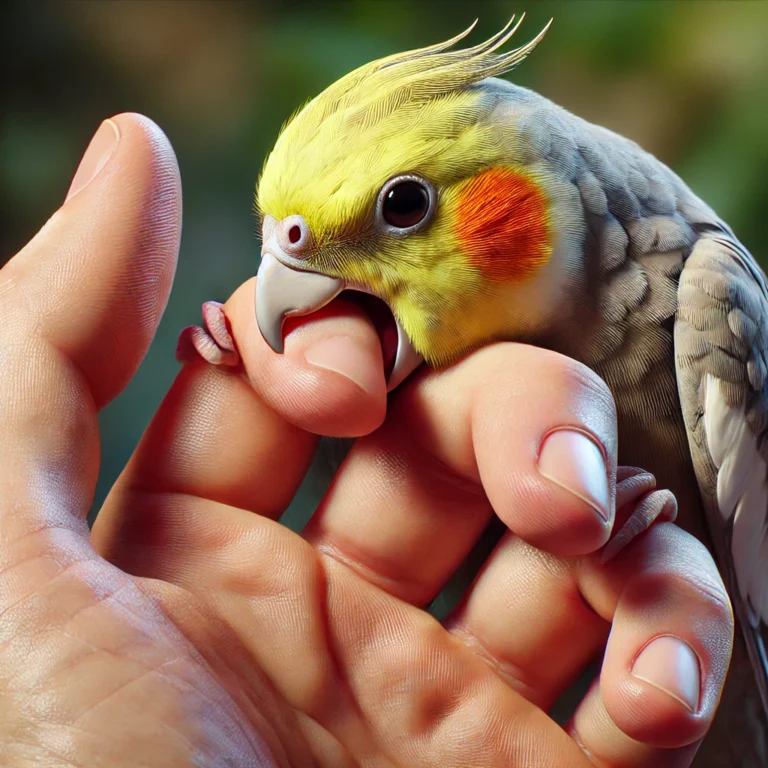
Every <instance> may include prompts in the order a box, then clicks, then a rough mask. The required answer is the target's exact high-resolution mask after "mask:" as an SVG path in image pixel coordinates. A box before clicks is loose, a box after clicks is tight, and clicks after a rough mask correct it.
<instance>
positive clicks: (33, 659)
mask: <svg viewBox="0 0 768 768" xmlns="http://www.w3.org/2000/svg"><path fill="white" fill-rule="evenodd" d="M115 130H117V131H118V132H119V135H120V139H119V142H117V143H116V136H117V133H116V132H115ZM110 150H111V155H110V156H109V158H108V159H107V161H106V163H105V164H103V167H101V168H100V169H99V170H98V172H96V173H95V176H94V171H97V169H98V166H99V163H98V162H97V159H98V158H97V155H98V153H99V151H105V152H107V154H109V151H110ZM91 176H94V177H93V178H92V180H90V183H88V184H87V185H86V186H84V187H82V186H81V184H82V183H84V182H87V181H88V180H89V178H90V177H91ZM75 192H76V194H73V193H75ZM179 228H180V189H179V179H178V172H177V168H176V163H175V159H174V157H173V152H172V150H171V148H170V146H169V145H168V143H167V140H166V139H165V137H164V136H163V135H162V134H161V133H160V132H159V131H158V129H157V128H156V127H155V126H154V125H152V124H151V123H150V122H149V121H147V120H146V119H144V118H140V117H137V116H130V115H122V116H119V117H117V118H115V119H114V121H113V122H112V123H107V124H104V125H103V126H102V127H101V129H100V131H99V133H98V135H97V137H96V139H95V140H94V142H93V145H92V147H91V149H90V150H89V152H88V153H87V155H86V158H85V160H84V162H83V165H82V166H81V169H80V171H79V172H78V174H77V176H76V178H75V181H74V182H73V190H72V191H71V193H70V197H69V199H68V200H67V202H66V203H65V205H64V206H63V207H62V209H61V210H60V211H58V212H57V213H56V214H55V215H54V216H53V217H52V218H51V220H50V221H49V222H48V223H47V224H46V225H45V226H44V227H43V229H42V230H41V231H40V233H39V234H38V235H37V236H36V237H35V238H34V239H33V240H32V241H31V243H30V244H29V245H28V246H27V247H26V248H24V249H23V250H22V251H21V252H20V253H19V254H17V256H16V257H14V259H12V260H11V261H10V262H9V263H8V264H7V265H6V266H5V267H4V268H3V270H2V273H0V293H1V294H2V297H3V299H2V303H0V312H2V322H1V323H0V355H2V359H3V366H2V373H0V403H1V404H2V405H1V406H0V420H1V421H0V431H1V432H2V434H3V438H4V439H3V441H2V443H0V467H2V469H1V470H0V499H2V502H0V529H1V530H2V539H0V611H1V612H2V617H3V618H2V623H0V755H2V757H3V764H4V765H8V766H21V765H27V764H32V763H33V762H34V763H40V762H43V763H44V764H49V765H88V766H89V767H90V766H99V765H108V766H114V765H121V766H131V765H143V766H153V768H154V766H170V765H174V766H176V765H193V764H194V765H217V766H218V765H237V766H256V765H258V766H305V765H306V766H309V765H318V766H333V768H343V767H344V766H353V765H366V766H395V765H407V766H409V767H411V768H413V767H415V766H468V765H473V766H484V767H486V766H487V767H488V768H490V767H491V766H496V765H499V766H501V765H504V766H509V765H520V766H526V767H527V766H563V768H567V767H568V766H588V765H590V764H592V765H595V764H596V765H602V766H619V765H621V766H651V765H652V766H684V765H689V764H690V761H691V758H692V755H693V752H694V751H695V748H696V745H697V743H698V741H699V740H700V739H701V738H702V737H703V735H704V734H705V732H706V730H707V728H708V726H709V723H710V721H711V718H712V715H713V712H714V708H715V706H716V703H717V700H718V698H719V695H720V691H721V688H722V685H723V680H724V676H725V671H726V668H727V664H728V659H729V655H730V647H731V634H732V620H731V614H730V608H729V603H728V599H727V597H726V593H725V590H724V587H723V585H722V582H721V580H720V578H719V576H718V574H717V571H716V569H715V567H714V565H713V563H712V561H711V559H710V557H709V555H708V554H707V553H706V551H705V550H704V548H703V547H702V546H701V545H700V544H698V543H697V542H696V541H695V540H694V539H693V538H691V537H689V536H688V535H686V534H684V533H683V532H682V531H680V530H679V529H677V528H676V527H674V526H673V525H671V524H669V523H659V524H656V525H654V526H653V527H652V528H651V529H650V530H649V531H648V532H647V533H645V534H643V535H642V536H640V537H638V538H637V539H636V540H635V541H633V542H632V543H631V544H629V545H628V546H627V547H626V548H625V549H623V550H622V551H621V552H620V553H619V554H618V555H617V556H616V557H615V558H614V559H613V560H611V561H610V562H609V563H608V564H607V565H601V564H600V554H599V552H598V553H597V554H590V553H592V552H594V551H595V550H597V549H598V548H599V547H600V546H601V545H603V544H604V543H605V541H606V540H607V538H608V536H609V534H610V529H611V523H612V521H613V517H614V515H616V516H617V518H619V519H621V518H625V517H627V516H628V514H629V513H630V512H631V511H632V510H633V509H634V506H635V504H634V502H635V501H636V500H637V499H638V498H639V497H640V496H642V495H643V493H644V492H645V491H646V490H647V489H648V488H649V487H650V486H651V484H652V483H651V481H650V479H649V478H648V477H647V476H643V475H636V476H634V477H629V478H628V479H627V480H625V481H624V482H622V483H620V485H619V487H618V490H617V488H616V486H615V472H616V468H615V455H616V434H615V414H614V412H613V406H612V402H611V400H610V397H609V396H608V395H607V392H606V390H605V388H604V387H603V385H602V384H601V383H600V382H599V381H598V380H597V379H596V378H595V377H594V376H592V375H591V374H590V373H589V372H587V371H586V370H585V369H583V368H582V367H580V366H578V365H576V364H575V363H573V362H572V361H569V360H566V359H565V358H562V357H560V356H557V355H553V354H551V353H546V352H543V351H541V350H536V349H532V348H529V347H523V346H519V345H511V344H508V345H496V346H494V347H491V348H488V349H486V350H483V351H482V352H481V353H478V354H477V355H473V356H472V357H471V358H469V359H467V360H466V361H464V362H463V363H461V364H460V365H457V366H455V367H454V368H452V369H451V370H449V371H446V372H443V373H441V374H434V373H432V374H422V375H421V376H419V377H418V378H415V379H414V380H413V381H412V382H409V383H408V384H407V386H405V387H404V388H403V389H402V391H401V392H398V393H397V395H396V397H395V398H393V400H392V405H391V408H390V411H389V413H387V414H386V420H384V416H385V408H386V401H385V393H384V380H383V375H382V373H381V352H380V347H379V343H378V340H377V337H376V335H375V332H374V331H373V328H372V327H371V325H370V323H369V322H368V320H367V319H366V317H365V316H364V315H363V314H362V313H361V312H360V311H359V309H357V308H356V307H355V306H354V305H352V304H346V303H344V302H343V301H338V302H336V303H334V305H333V306H332V307H329V308H327V310H325V311H324V313H323V314H322V315H321V316H319V317H313V318H312V320H311V321H305V322H301V321H296V322H295V329H294V331H293V332H292V333H291V334H290V335H289V338H288V339H287V342H286V354H285V355H284V356H282V357H278V356H276V355H274V353H272V352H271V351H270V350H269V349H268V348H267V347H266V345H265V344H264V342H263V341H262V340H261V337H260V335H259V334H258V331H257V329H256V326H255V319H254V317H253V307H252V298H253V282H252V281H249V283H247V284H246V285H245V286H243V287H241V289H239V290H238V291H237V292H236V293H235V295H234V296H233V298H232V299H231V301H230V302H229V303H228V304H227V306H226V313H227V316H228V317H229V319H230V321H231V326H232V330H233V335H234V338H235V339H237V341H238V352H239V354H240V356H241V357H242V361H243V367H242V368H240V367H232V368H215V367H211V366H208V365H206V364H204V363H192V364H189V365H186V366H185V367H184V368H183V369H182V371H181V372H180V374H179V376H178V378H177V380H176V382H175V383H174V385H173V387H172V389H171V391H170V392H169V394H168V396H167V397H166V399H165V401H164V402H163V404H162V406H161V408H160V410H159V411H158V413H157V415H156V417H155V419H154V420H153V422H152V424H151V425H150V427H149V429H148V430H147V433H146V434H145V436H144V438H143V440H142V442H141V444H140V445H139V447H138V448H137V451H136V453H135V454H134V456H133V457H132V459H131V461H130V462H129V464H128V465H127V467H126V468H125V470H124V472H123V473H122V475H121V477H120V479H119V480H118V482H117V483H116V485H115V487H114V489H113V490H112V492H111V494H110V496H109V498H108V499H107V501H106V503H105V505H104V508H103V510H102V512H101V514H100V516H99V519H98V522H97V524H96V526H95V528H94V532H93V535H92V536H91V535H90V534H89V531H88V528H87V525H86V522H85V516H86V512H87V510H88V508H89V506H90V502H91V498H92V495H93V491H94V486H95V480H96V475H97V472H98V425H97V418H96V415H97V412H98V409H99V408H101V407H103V406H104V405H105V404H106V403H107V402H109V401H110V400H111V399H112V398H113V397H114V396H116V395H117V394H118V393H119V391H120V390H121V389H122V388H123V387H124V386H125V384H126V383H127V381H128V380H129V379H130V377H131V376H132V375H133V373H134V372H135V370H136V367H137V366H138V364H139V362H140V360H141V358H142V356H143V354H144V353H145V351H146V348H147V346H148V345H149V343H150V341H151V338H152V336H153V334H154V330H155V328H156V325H157V323H158V321H159V318H160V315H161V313H162V309H163V307H164V305H165V301H166V299H167V295H168V292H169V290H170V286H171V282H172V277H173V272H174V268H175V259H176V255H177V250H178V240H179ZM331 338H336V339H339V338H341V339H347V341H343V340H342V341H335V342H329V341H328V340H329V339H331ZM323 345H324V347H325V348H324V349H323ZM310 349H313V350H314V352H309V355H308V358H309V360H313V361H314V364H311V363H310V362H309V361H308V359H307V357H305V355H306V353H307V352H308V351H309V350H310ZM350 366H351V367H350ZM343 371H346V372H347V373H348V374H349V373H351V377H350V376H345V375H343V373H341V372H343ZM355 382H357V383H355ZM382 422H383V425H382ZM566 426H568V427H577V428H579V429H580V430H583V431H584V432H586V433H588V434H589V435H592V436H593V438H594V440H596V441H597V442H598V443H599V444H600V445H601V446H602V450H600V449H598V448H596V447H590V446H594V444H593V442H591V441H590V440H589V439H588V438H583V441H582V440H581V439H580V438H578V437H575V438H568V439H566V440H565V441H564V442H563V441H560V443H559V445H558V444H557V443H553V444H552V445H554V446H555V448H557V451H558V456H562V453H561V452H562V451H564V450H566V449H572V448H576V447H580V450H581V454H579V455H581V456H582V461H583V462H584V463H585V465H586V469H585V472H584V473H583V474H582V475H577V474H572V475H570V476H569V477H568V478H559V482H560V484H558V478H556V477H555V475H554V474H553V472H556V471H557V470H553V467H554V466H561V465H562V462H555V463H554V464H553V463H550V462H548V459H546V458H541V459H540V458H538V457H539V448H540V445H541V443H542V440H543V438H544V437H545V436H546V435H547V434H549V433H550V432H551V430H552V429H553V428H558V427H566ZM318 432H320V433H325V434H347V435H361V434H365V435H367V436H366V437H364V438H362V439H361V440H359V441H358V443H357V444H356V445H355V448H354V449H353V451H352V453H351V454H350V457H349V459H348V461H347V462H346V463H345V465H344V467H343V468H342V470H341V472H340V473H339V475H338V477H337V479H336V482H335V483H334V486H333V488H332V489H331V491H330V492H329V494H328V495H327V497H326V498H325V500H324V502H323V505H322V507H321V508H320V509H319V510H318V512H317V513H316V515H315V516H314V518H313V520H312V521H311V523H310V525H309V527H308V528H307V530H306V531H304V532H303V534H302V535H299V534H295V533H293V532H291V531H289V530H287V529H286V528H285V527H283V526H281V525H280V524H279V522H277V519H278V518H279V516H280V514H281V512H282V511H283V510H284V509H285V507H286V505H287V504H288V502H289V501H290V499H291V497H292V496H293V494H294V492H295V490H296V488H297V486H298V484H299V482H300V480H301V478H302V477H303V475H304V473H305V471H306V469H307V466H308V464H309V461H310V458H311V456H312V453H313V451H314V448H315V445H316V440H317V438H316V436H315V433H318ZM369 433H370V434H369ZM542 456H544V457H546V449H544V452H542ZM603 456H604V457H605V461H606V467H605V470H604V476H605V477H606V478H607V482H606V483H604V484H602V487H601V482H600V481H599V480H595V477H596V476H597V475H599V472H597V471H596V469H595V467H598V469H599V465H600V462H601V461H602V460H603V459H602V457H603ZM537 462H538V465H537ZM539 466H544V469H545V472H544V473H543V474H542V472H540V471H539V468H538V467H539ZM586 470H589V471H586ZM579 477H581V478H582V481H584V486H583V487H582V489H581V490H582V492H583V493H582V495H586V496H589V497H591V501H592V503H591V504H590V503H585V502H584V501H583V500H581V499H580V498H578V497H577V496H575V495H573V494H572V493H570V492H568V491H567V490H566V489H565V488H563V487H562V484H563V483H565V484H566V485H568V484H570V485H571V486H573V484H574V482H575V480H577V479H578V478H579ZM553 478H554V479H553ZM587 481H588V482H587ZM576 490H578V489H576ZM617 498H618V507H619V511H618V513H617V512H615V509H616V506H617ZM489 500H490V501H489ZM625 502H626V503H625ZM491 504H492V505H493V509H494V510H495V511H496V512H497V513H498V514H499V515H500V517H501V518H502V519H503V520H504V522H505V523H506V524H507V525H508V526H509V528H510V529H511V531H514V532H515V535H513V534H512V533H509V534H507V535H506V536H505V538H504V540H503V541H502V542H501V543H500V545H499V547H498V548H497V550H496V551H495V552H494V554H493V555H492V557H491V558H490V560H489V562H488V564H487V566H486V568H485V569H484V571H483V573H482V574H481V576H480V577H479V579H478V581H477V583H476V584H475V585H474V587H473V589H472V591H471V593H470V594H469V596H468V599H467V600H466V601H465V602H464V603H463V604H462V606H461V607H460V608H459V609H458V611H457V612H456V613H455V614H454V615H453V616H452V617H451V618H450V620H449V622H448V623H447V624H446V625H441V624H440V623H438V622H437V621H436V620H435V619H433V618H432V617H430V616H429V614H428V613H427V612H426V611H425V610H424V607H425V606H426V605H427V604H428V603H429V602H430V601H431V600H432V598H433V597H434V596H435V595H436V594H437V593H438V592H439V591H440V588H441V587H442V585H443V584H444V583H445V581H446V580H447V578H448V577H449V576H450V574H451V573H452V571H453V570H454V569H455V568H456V567H457V565H458V563H459V562H460V561H461V560H462V559H463V558H464V556H465V555H466V553H467V552H468V551H469V549H470V548H471V547H472V545H473V543H474V542H475V541H476V539H477V537H478V536H479V534H480V532H481V530H482V529H483V527H484V526H485V524H486V523H487V521H488V520H489V519H490V516H491V514H492V511H491V510H492V507H491ZM601 505H602V506H604V507H605V509H606V511H607V516H608V518H609V520H608V521H604V520H603V519H602V518H601V517H600V516H599V515H598V514H596V511H595V507H598V508H599V507H600V506H601ZM546 552H548V553H551V554H546ZM563 555H569V556H573V555H578V557H570V558H569V559H564V558H563V557H562V556H563ZM609 630H610V637H609V640H608V647H607V651H606V657H605V663H604V666H603V671H602V676H601V680H600V683H599V684H598V685H596V686H594V687H593V688H592V690H591V691H590V693H589V694H588V695H587V697H586V699H585V700H584V702H583V703H582V704H581V705H580V707H579V708H578V710H577V712H576V714H575V716H574V719H573V721H572V723H571V725H570V726H569V728H568V731H567V732H566V731H563V730H561V729H560V728H559V727H558V726H557V725H555V723H554V722H552V721H551V720H550V719H549V717H548V716H547V715H546V709H547V708H548V706H549V705H550V704H551V703H552V701H553V700H554V699H555V698H556V697H557V695H558V693H559V692H560V691H562V690H563V688H565V687H566V686H567V685H568V684H569V683H570V682H571V680H572V679H573V678H574V676H575V675H577V674H578V672H579V670H580V669H581V668H582V667H583V666H584V665H585V664H586V662H587V661H588V660H589V659H590V658H591V657H592V656H593V655H594V654H595V653H596V652H598V651H599V649H600V647H601V645H602V643H604V642H605V639H606V636H607V635H608V632H609ZM660 637H662V638H670V637H677V638H680V639H682V640H683V641H684V643H685V644H682V645H681V644H680V643H677V644H676V643H675V641H673V640H669V639H666V640H661V642H658V641H657V642H656V643H655V644H654V645H652V646H648V643H649V642H650V641H651V640H654V639H657V638H660ZM686 644H687V645H686ZM646 646H648V647H649V648H651V649H652V650H650V651H645V652H643V649H644V648H646ZM686 648H688V649H690V648H692V649H693V653H691V652H690V650H686ZM641 652H642V653H641ZM668 652H671V655H670V654H669V653H668ZM665 653H666V655H665ZM638 655H639V662H638V664H639V666H640V667H641V669H640V672H641V673H642V674H641V675H640V676H637V675H633V674H632V671H631V670H632V665H633V662H635V659H636V658H638ZM635 671H636V672H637V671H638V670H637V668H636V669H635ZM661 673H665V675H666V676H665V677H663V678H658V675H659V674H661ZM654 675H656V676H657V684H661V685H666V686H667V687H668V688H670V689H672V691H673V693H674V696H670V695H668V694H667V693H665V692H663V690H661V689H660V688H659V687H658V685H654V684H652V683H651V682H649V679H651V678H652V677H653V676H654ZM686 697H688V698H690V699H691V700H692V701H691V705H692V706H690V707H689V706H686V705H685V704H684V703H681V701H679V700H678V699H680V698H683V699H684V698H686ZM694 699H695V701H693V700H694ZM692 710H693V711H692Z"/></svg>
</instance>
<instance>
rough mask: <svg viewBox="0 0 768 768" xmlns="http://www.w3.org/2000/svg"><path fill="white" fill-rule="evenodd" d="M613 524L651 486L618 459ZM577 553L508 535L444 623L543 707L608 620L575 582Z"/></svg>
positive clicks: (592, 650)
mask: <svg viewBox="0 0 768 768" xmlns="http://www.w3.org/2000/svg"><path fill="white" fill-rule="evenodd" d="M617 478H619V479H620V482H619V483H618V484H617V486H616V505H617V507H618V511H617V513H616V521H617V525H618V524H620V522H621V521H622V520H623V519H625V518H628V517H630V515H631V514H632V513H633V512H634V510H635V508H636V507H637V506H638V505H639V504H641V503H642V500H643V499H644V498H645V496H646V494H647V493H648V492H649V491H652V490H653V489H654V488H655V486H656V481H655V479H654V477H653V476H652V475H650V474H648V473H647V472H643V471H642V470H640V469H632V468H628V467H620V468H619V470H618V472H617ZM577 565H578V561H577V560H563V559H559V558H556V557H553V556H551V555H549V554H547V553H545V552H542V551H541V550H539V549H536V548H535V547H532V546H530V545H529V544H526V543H525V542H524V541H522V540H521V539H520V538H518V537H517V536H513V535H507V536H505V538H504V539H503V540H502V541H501V542H500V543H499V545H498V546H497V547H496V549H495V550H494V552H493V553H492V554H491V556H490V557H489V559H488V561H487V562H486V563H485V565H484V567H483V569H482V571H481V573H480V574H479V575H478V577H477V579H476V581H475V583H474V584H473V585H472V588H471V590H470V591H469V593H468V595H467V597H466V599H465V600H464V601H463V602H462V603H461V604H460V605H459V607H458V608H457V609H456V610H455V611H454V613H453V614H452V615H451V616H449V618H448V620H447V622H446V626H448V627H449V628H450V630H451V631H452V632H453V633H454V634H455V635H456V636H457V637H460V638H461V639H462V641H463V642H464V643H466V644H468V645H470V646H471V647H472V648H474V649H475V650H476V651H477V652H478V653H480V654H481V655H482V656H483V657H484V658H485V659H486V660H487V661H488V662H489V663H490V664H491V665H492V666H493V667H494V668H495V669H496V670H497V672H498V674H499V675H500V676H501V677H503V678H504V679H505V680H506V681H507V682H508V683H509V684H510V685H512V686H513V687H514V688H515V689H516V690H517V691H518V692H519V693H520V694H521V695H523V696H525V698H527V699H528V700H529V701H532V702H534V703H535V704H536V705H538V706H539V707H541V708H542V709H543V710H545V711H547V710H549V709H550V708H551V707H552V705H553V704H554V702H555V701H556V699H557V698H558V697H559V696H560V694H561V693H562V692H563V691H564V690H565V689H566V688H567V687H568V686H569V685H570V684H571V682H573V681H574V680H575V679H576V678H577V677H578V676H579V675H580V674H581V673H582V671H583V669H584V667H585V665H586V663H587V662H588V661H589V660H590V659H591V658H592V657H593V656H594V655H595V654H596V653H597V652H598V650H599V649H600V648H601V647H602V646H603V645H604V643H605V639H606V637H607V635H608V629H609V624H608V622H607V621H605V620H604V619H603V618H602V617H601V616H600V615H598V614H597V613H596V612H595V611H594V610H593V609H592V608H591V607H590V606H589V605H588V604H587V603H586V602H585V601H584V598H583V596H582V595H581V592H580V590H579V582H578V571H577Z"/></svg>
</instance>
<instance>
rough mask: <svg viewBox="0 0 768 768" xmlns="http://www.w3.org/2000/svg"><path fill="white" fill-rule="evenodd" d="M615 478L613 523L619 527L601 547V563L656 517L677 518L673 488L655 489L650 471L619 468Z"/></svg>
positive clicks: (616, 553)
mask: <svg viewBox="0 0 768 768" xmlns="http://www.w3.org/2000/svg"><path fill="white" fill-rule="evenodd" d="M616 480H617V482H616V525H617V526H619V525H620V526H621V527H620V528H618V530H617V531H616V533H615V534H614V535H613V536H612V537H611V540H610V541H609V542H608V544H606V545H605V548H604V549H603V554H602V556H601V558H600V562H601V563H603V564H605V563H607V562H608V561H609V560H612V559H613V558H614V557H616V555H618V554H619V552H621V550H622V549H624V548H625V547H626V546H627V545H628V544H629V543H630V542H631V541H632V540H633V539H634V538H636V537H637V536H639V535H640V534H641V533H643V531H647V530H648V529H649V528H650V527H651V526H652V525H653V524H654V523H655V522H656V521H657V520H666V521H668V522H674V520H675V518H676V517H677V499H675V496H674V494H673V493H672V491H667V490H661V491H660V490H656V478H655V477H654V476H653V475H652V474H650V473H649V472H645V471H644V470H640V469H635V468H634V467H620V468H619V471H618V473H617V478H616ZM622 520H623V521H624V522H623V524H622Z"/></svg>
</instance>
